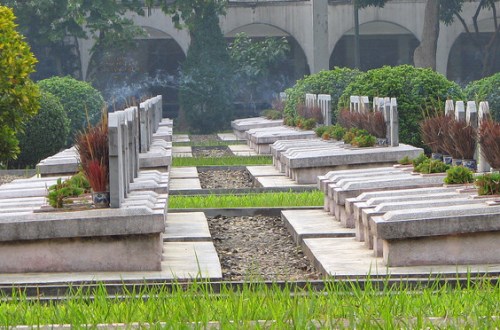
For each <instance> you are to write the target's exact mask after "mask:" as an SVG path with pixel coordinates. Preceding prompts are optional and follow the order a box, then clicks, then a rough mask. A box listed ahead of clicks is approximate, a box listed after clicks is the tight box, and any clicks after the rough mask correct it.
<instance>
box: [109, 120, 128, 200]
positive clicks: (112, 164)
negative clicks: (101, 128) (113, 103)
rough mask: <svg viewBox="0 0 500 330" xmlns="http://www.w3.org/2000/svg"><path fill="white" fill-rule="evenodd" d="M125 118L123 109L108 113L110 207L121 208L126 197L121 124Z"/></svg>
mask: <svg viewBox="0 0 500 330" xmlns="http://www.w3.org/2000/svg"><path fill="white" fill-rule="evenodd" d="M124 121H125V118H124V116H123V112H122V111H116V112H112V113H110V114H109V115H108V139H109V169H110V170H109V194H110V203H109V205H110V207H112V208H119V207H120V205H121V203H122V202H123V200H124V199H125V193H124V191H125V182H124V173H123V166H122V162H123V139H122V129H121V126H122V124H123V123H124Z"/></svg>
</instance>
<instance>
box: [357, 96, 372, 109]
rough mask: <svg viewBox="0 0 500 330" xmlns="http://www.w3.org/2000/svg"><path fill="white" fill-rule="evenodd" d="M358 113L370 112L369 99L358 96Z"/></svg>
mask: <svg viewBox="0 0 500 330" xmlns="http://www.w3.org/2000/svg"><path fill="white" fill-rule="evenodd" d="M359 98H360V103H359V111H360V112H361V113H368V112H369V111H370V99H369V98H368V96H360V97H359Z"/></svg>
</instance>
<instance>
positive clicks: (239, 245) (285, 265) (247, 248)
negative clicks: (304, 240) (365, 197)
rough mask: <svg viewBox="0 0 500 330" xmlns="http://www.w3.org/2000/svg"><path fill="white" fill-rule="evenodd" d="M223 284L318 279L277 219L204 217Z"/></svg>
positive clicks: (318, 274) (315, 272)
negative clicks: (219, 263) (219, 265)
mask: <svg viewBox="0 0 500 330" xmlns="http://www.w3.org/2000/svg"><path fill="white" fill-rule="evenodd" d="M208 225H209V228H210V232H211V233H212V239H213V241H214V245H215V248H216V250H217V253H218V255H219V259H220V262H221V266H222V276H223V279H224V280H227V281H242V280H266V281H286V280H289V281H295V280H316V279H320V278H321V274H320V273H319V272H317V271H316V270H315V269H314V267H313V266H312V264H311V263H310V262H309V260H308V259H307V258H306V257H305V256H304V254H303V253H302V250H301V248H300V247H298V246H296V245H295V243H294V241H293V240H292V237H291V236H290V234H289V233H288V231H287V229H286V228H285V226H284V224H283V222H282V220H281V218H280V217H268V216H252V217H246V216H243V217H225V216H219V217H215V218H208Z"/></svg>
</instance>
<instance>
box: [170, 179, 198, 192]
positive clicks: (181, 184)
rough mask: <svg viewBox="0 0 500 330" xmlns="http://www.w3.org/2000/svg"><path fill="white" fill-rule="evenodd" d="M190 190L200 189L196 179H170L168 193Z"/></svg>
mask: <svg viewBox="0 0 500 330" xmlns="http://www.w3.org/2000/svg"><path fill="white" fill-rule="evenodd" d="M192 189H201V184H200V179H198V178H181V179H174V178H172V179H170V191H172V190H192Z"/></svg>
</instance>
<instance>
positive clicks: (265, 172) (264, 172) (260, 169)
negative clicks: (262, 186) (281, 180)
mask: <svg viewBox="0 0 500 330" xmlns="http://www.w3.org/2000/svg"><path fill="white" fill-rule="evenodd" d="M247 171H248V172H249V173H250V174H251V175H252V176H253V177H254V178H256V177H259V176H285V174H283V173H280V172H279V171H278V170H277V169H276V168H275V167H274V166H272V165H258V166H247Z"/></svg>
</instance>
